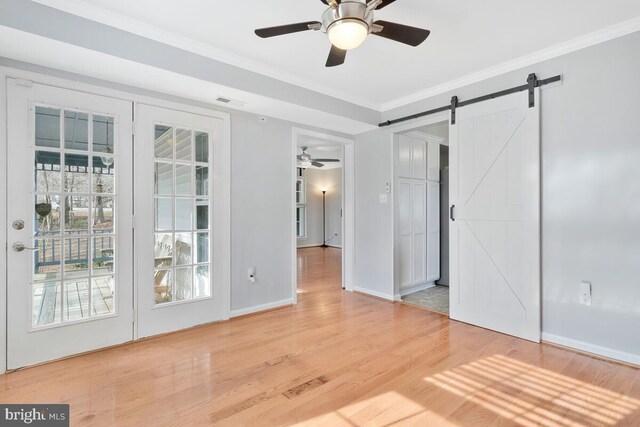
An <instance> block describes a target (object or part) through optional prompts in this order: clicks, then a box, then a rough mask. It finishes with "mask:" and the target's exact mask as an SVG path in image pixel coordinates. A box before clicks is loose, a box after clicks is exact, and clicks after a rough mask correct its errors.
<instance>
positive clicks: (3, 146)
mask: <svg viewBox="0 0 640 427" xmlns="http://www.w3.org/2000/svg"><path fill="white" fill-rule="evenodd" d="M0 78H1V79H0V171H2V172H1V173H0V206H1V207H2V209H0V224H2V225H1V226H0V247H1V248H3V249H2V256H0V373H2V372H5V371H6V370H7V274H8V272H7V256H8V252H7V247H8V242H7V227H9V223H8V222H7V206H6V202H7V180H8V176H7V174H8V172H7V166H8V162H7V76H6V74H5V73H4V72H3V71H2V72H0Z"/></svg>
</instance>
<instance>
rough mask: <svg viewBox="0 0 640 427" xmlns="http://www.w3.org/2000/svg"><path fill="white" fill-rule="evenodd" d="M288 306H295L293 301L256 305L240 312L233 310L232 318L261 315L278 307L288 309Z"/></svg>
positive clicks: (285, 300) (286, 300)
mask: <svg viewBox="0 0 640 427" xmlns="http://www.w3.org/2000/svg"><path fill="white" fill-rule="evenodd" d="M288 305H293V299H292V298H289V299H283V300H281V301H274V302H270V303H267V304H261V305H255V306H253V307H247V308H240V309H238V310H231V317H232V318H233V317H238V316H244V315H247V314H253V313H259V312H261V311H265V310H271V309H273V308H278V307H286V306H288Z"/></svg>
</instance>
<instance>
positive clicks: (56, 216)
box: [34, 194, 60, 237]
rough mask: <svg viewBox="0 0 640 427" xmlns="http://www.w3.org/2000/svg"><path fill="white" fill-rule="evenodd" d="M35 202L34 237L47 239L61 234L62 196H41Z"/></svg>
mask: <svg viewBox="0 0 640 427" xmlns="http://www.w3.org/2000/svg"><path fill="white" fill-rule="evenodd" d="M35 201H36V204H35V219H36V221H35V223H34V224H35V227H36V229H35V230H34V236H36V237H39V236H42V237H46V236H56V235H58V234H60V196H57V195H40V194H39V195H37V196H36V198H35Z"/></svg>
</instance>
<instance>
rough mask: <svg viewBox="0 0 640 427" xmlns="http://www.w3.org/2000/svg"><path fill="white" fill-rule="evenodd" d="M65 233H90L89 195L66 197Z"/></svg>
mask: <svg viewBox="0 0 640 427" xmlns="http://www.w3.org/2000/svg"><path fill="white" fill-rule="evenodd" d="M64 203H65V207H64V228H65V234H79V233H83V234H84V233H89V197H87V196H74V195H70V196H65V197H64Z"/></svg>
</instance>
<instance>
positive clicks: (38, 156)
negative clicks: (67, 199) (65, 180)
mask: <svg viewBox="0 0 640 427" xmlns="http://www.w3.org/2000/svg"><path fill="white" fill-rule="evenodd" d="M34 167H35V170H36V191H40V192H54V193H58V192H60V181H61V179H62V173H61V172H60V153H50V152H48V151H36V153H35V165H34Z"/></svg>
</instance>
